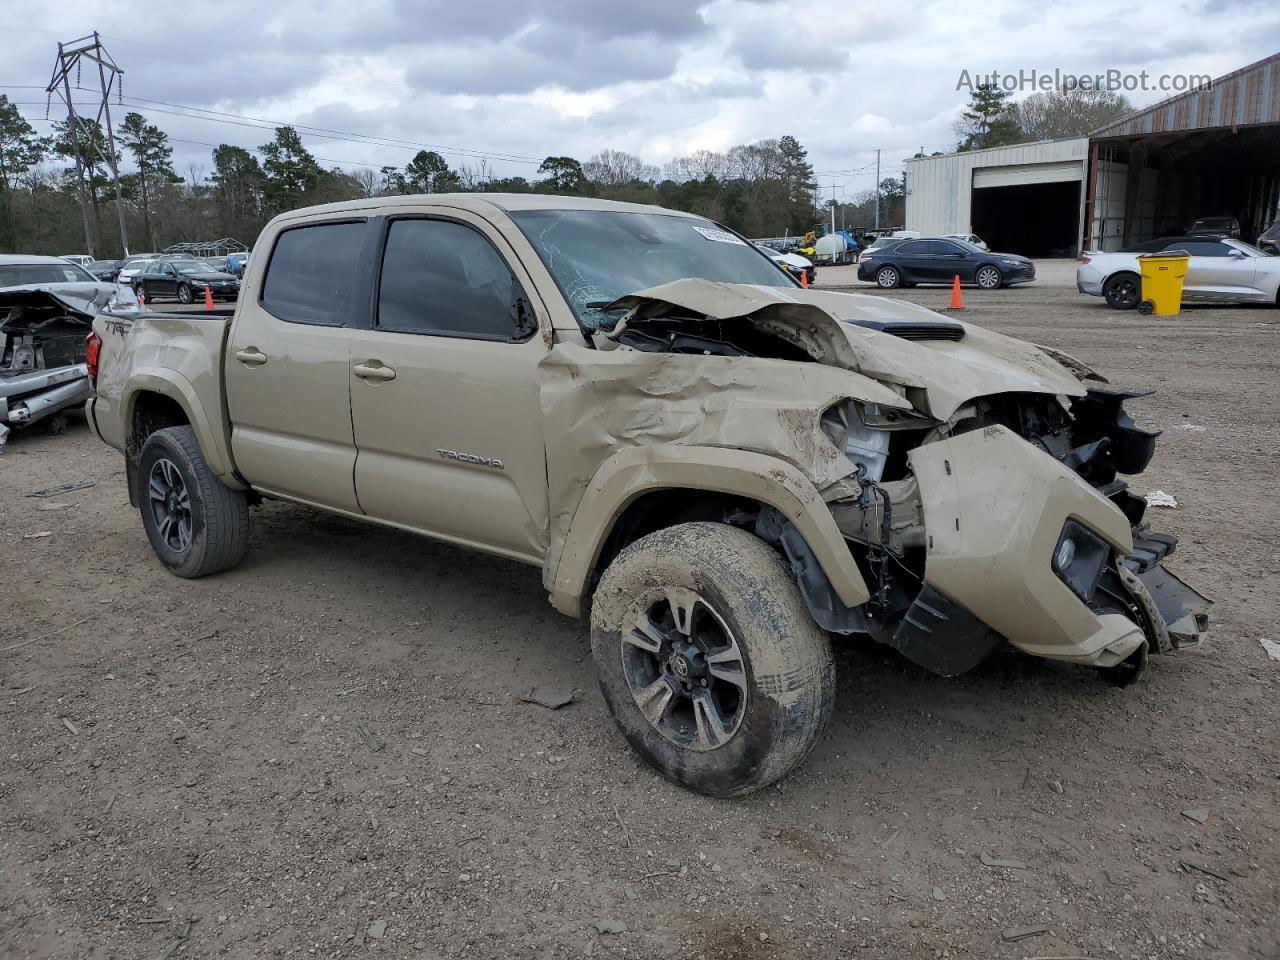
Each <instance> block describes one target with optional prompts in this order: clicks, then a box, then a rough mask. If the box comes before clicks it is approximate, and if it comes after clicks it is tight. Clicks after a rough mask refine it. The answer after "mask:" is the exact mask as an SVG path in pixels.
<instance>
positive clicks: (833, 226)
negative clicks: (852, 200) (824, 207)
mask: <svg viewBox="0 0 1280 960" xmlns="http://www.w3.org/2000/svg"><path fill="white" fill-rule="evenodd" d="M823 190H830V191H831V232H832V233H835V232H836V191H837V190H839V191H840V192H841V193H844V184H842V183H829V184H827V185H826V186H825V187H823V186H819V187H818V194H819V195H821V194H822V191H823Z"/></svg>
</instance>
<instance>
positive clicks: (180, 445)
mask: <svg viewBox="0 0 1280 960" xmlns="http://www.w3.org/2000/svg"><path fill="white" fill-rule="evenodd" d="M137 501H138V509H139V510H140V511H141V513H142V525H143V527H144V528H145V529H146V531H147V539H148V540H150V541H151V549H152V550H154V551H155V554H156V556H157V557H158V558H159V559H160V562H161V563H163V564H164V565H165V566H166V567H168V569H169V572H170V573H172V574H174V575H175V576H179V577H183V578H186V579H192V580H193V579H195V578H197V577H205V576H208V575H209V574H211V573H219V572H220V571H222V570H229V569H230V568H231V567H234V566H235V565H236V564H237V563H239V562H240V561H241V560H242V559H243V558H244V554H245V550H246V549H248V545H249V504H248V500H247V499H246V498H245V495H244V492H243V491H240V490H232V489H231V488H230V487H227V486H225V485H224V484H223V483H222V482H221V481H219V480H218V478H217V477H215V476H214V475H213V471H212V470H210V469H209V464H207V463H206V462H205V459H204V454H202V453H201V452H200V445H199V444H198V443H197V442H196V435H195V431H193V430H192V429H191V428H190V427H167V428H166V429H164V430H157V431H156V432H155V433H153V434H151V436H149V437H147V440H146V443H144V444H143V445H142V455H141V456H140V457H139V458H138V473H137Z"/></svg>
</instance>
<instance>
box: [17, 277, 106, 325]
mask: <svg viewBox="0 0 1280 960" xmlns="http://www.w3.org/2000/svg"><path fill="white" fill-rule="evenodd" d="M114 293H115V287H113V286H112V285H111V284H109V283H89V282H87V281H85V282H82V283H33V284H27V285H25V286H21V287H0V318H3V320H4V322H10V321H9V320H8V316H7V315H8V314H10V313H12V312H14V310H15V308H20V311H19V313H18V316H15V317H14V320H15V321H16V320H20V318H21V314H25V313H31V314H33V315H35V314H40V315H41V318H42V319H43V317H44V316H47V311H49V310H51V309H52V310H56V311H59V312H64V313H73V314H76V315H77V316H78V317H80V318H82V319H85V320H92V319H93V318H94V317H96V316H97V315H98V314H100V313H101V312H102V311H103V309H104V308H105V307H106V305H107V304H108V303H109V302H110V301H111V297H112V295H113V294H114Z"/></svg>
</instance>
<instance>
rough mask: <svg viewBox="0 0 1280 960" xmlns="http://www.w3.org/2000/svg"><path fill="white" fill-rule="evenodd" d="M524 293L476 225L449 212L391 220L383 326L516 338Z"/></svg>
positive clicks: (380, 304) (408, 330) (382, 289)
mask: <svg viewBox="0 0 1280 960" xmlns="http://www.w3.org/2000/svg"><path fill="white" fill-rule="evenodd" d="M521 296H522V293H521V291H520V287H519V284H518V283H517V282H516V279H515V277H513V276H512V275H511V270H510V269H509V268H508V267H507V264H506V261H505V260H503V259H502V256H501V255H500V254H499V253H498V251H497V250H495V249H494V248H493V245H492V244H491V243H489V241H488V240H486V239H485V238H484V237H483V236H481V235H480V234H479V233H477V232H476V231H475V230H473V229H471V228H470V227H468V226H464V225H463V224H460V223H453V222H451V221H448V220H396V221H394V222H393V223H392V224H391V228H390V230H389V231H388V233H387V249H386V252H385V253H384V254H383V256H382V280H381V283H380V285H379V288H378V327H379V329H382V330H397V331H400V332H403V333H429V334H437V335H446V336H458V337H479V338H484V339H493V340H511V339H513V338H515V336H516V332H517V316H516V301H517V298H520V297H521Z"/></svg>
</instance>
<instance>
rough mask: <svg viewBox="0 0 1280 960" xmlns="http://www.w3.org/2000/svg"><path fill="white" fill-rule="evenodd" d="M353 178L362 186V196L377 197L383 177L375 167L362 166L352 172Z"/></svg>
mask: <svg viewBox="0 0 1280 960" xmlns="http://www.w3.org/2000/svg"><path fill="white" fill-rule="evenodd" d="M351 178H352V179H353V180H355V182H356V184H357V186H359V187H360V195H361V196H362V197H376V196H377V195H378V194H379V193H380V192H381V189H382V177H380V176H379V175H378V171H377V170H375V169H373V167H360V168H359V169H358V170H356V171H355V172H353V173H352V174H351Z"/></svg>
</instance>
